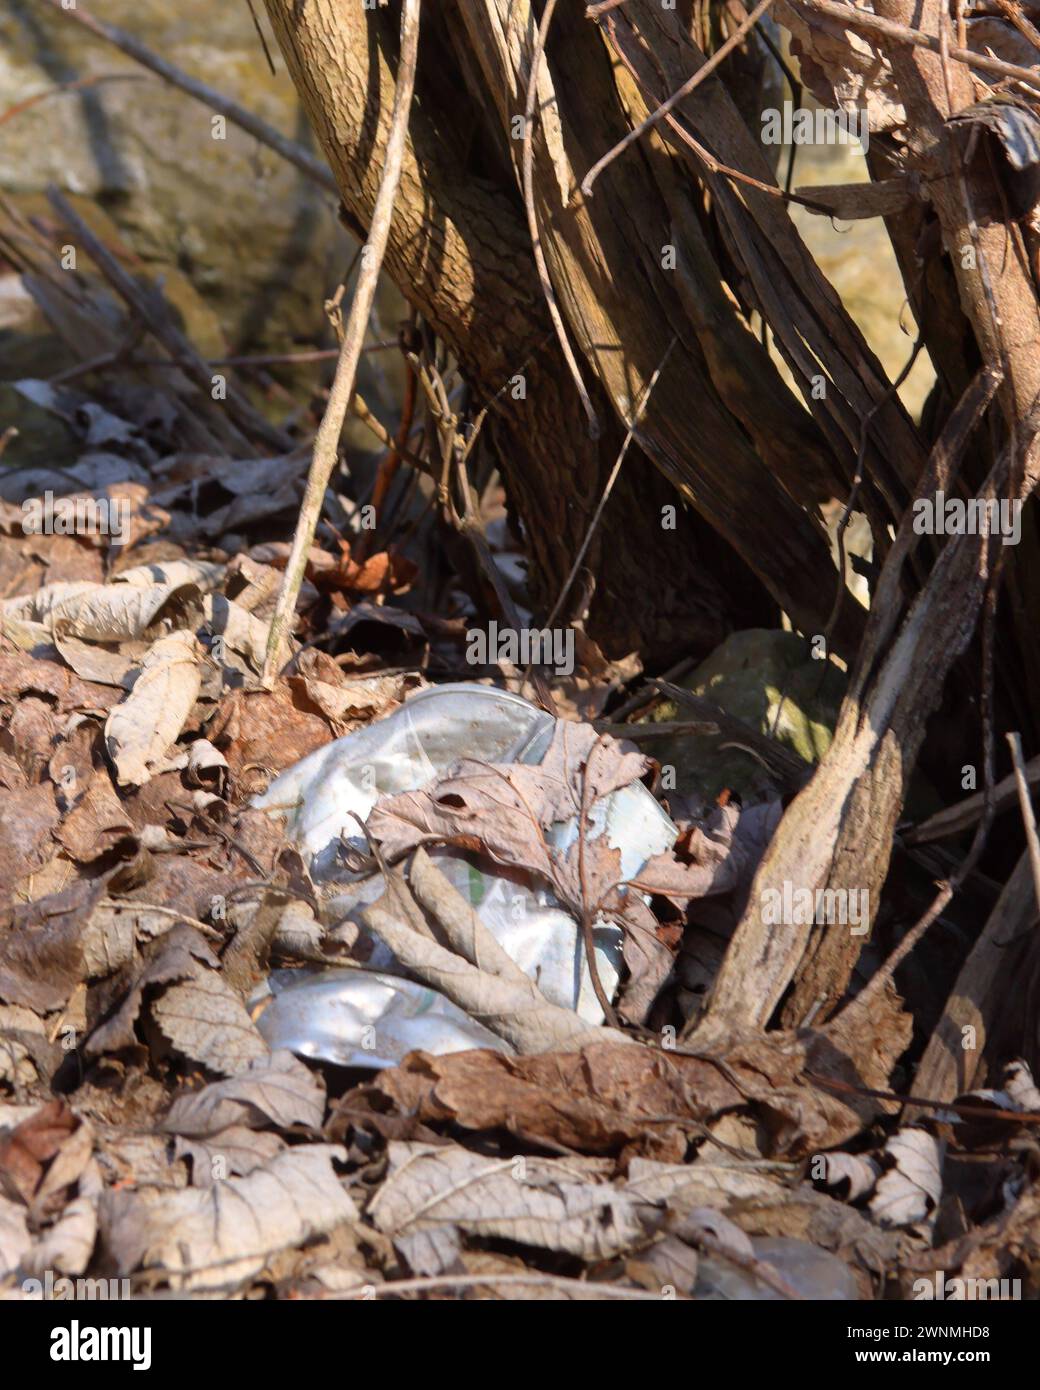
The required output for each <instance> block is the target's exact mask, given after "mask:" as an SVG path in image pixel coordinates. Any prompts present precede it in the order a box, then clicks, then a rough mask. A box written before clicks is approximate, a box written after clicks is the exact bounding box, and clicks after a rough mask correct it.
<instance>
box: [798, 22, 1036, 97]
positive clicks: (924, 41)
mask: <svg viewBox="0 0 1040 1390" xmlns="http://www.w3.org/2000/svg"><path fill="white" fill-rule="evenodd" d="M794 3H795V4H796V5H801V6H804V8H805V9H808V10H815V11H817V13H818V14H822V15H826V16H827V17H828V18H830V19H836V20H838V21H840V23H842V24H844V25H845V27H846V28H847V29H856V30H862V31H863V32H864V33H868V34H881V35H883V36H884V37H885V38H887V39H895V40H896V41H897V42H898V43H908V44H910V45H911V46H912V47H913V48H927V49H928V50H929V52H931V53H940V52H941V51H942V50H941V46H940V43H939V40H938V39H937V38H936V37H935V36H934V35H932V34H924V33H922V32H921V30H920V29H910V28H908V27H907V26H906V25H905V24H897V23H896V21H895V20H893V19H884V18H883V17H882V16H881V15H877V14H871V13H870V11H869V10H861V9H859V8H858V7H857V6H855V5H846V4H842V3H840V0H794ZM948 55H949V57H950V58H952V59H953V60H954V61H955V62H958V63H964V64H965V65H966V66H967V67H970V68H976V69H977V70H978V71H979V72H989V73H992V74H993V75H994V77H1011V78H1014V79H1015V81H1017V82H1025V83H1028V85H1029V86H1030V87H1031V88H1032V89H1033V90H1034V91H1040V72H1036V71H1034V70H1033V69H1032V68H1023V67H1019V66H1018V65H1017V64H1016V63H1005V62H1003V61H1002V60H1001V59H1000V58H990V57H988V56H987V55H986V54H984V53H972V51H971V50H970V49H968V48H951V49H949V50H948Z"/></svg>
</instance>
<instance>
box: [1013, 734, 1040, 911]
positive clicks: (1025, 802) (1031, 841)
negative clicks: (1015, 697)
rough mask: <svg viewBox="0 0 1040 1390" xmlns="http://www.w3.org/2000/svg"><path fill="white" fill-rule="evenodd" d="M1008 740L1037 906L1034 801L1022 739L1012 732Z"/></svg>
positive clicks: (1039, 876)
mask: <svg viewBox="0 0 1040 1390" xmlns="http://www.w3.org/2000/svg"><path fill="white" fill-rule="evenodd" d="M1007 741H1008V744H1009V746H1010V748H1011V760H1012V762H1013V763H1014V765H1015V786H1016V787H1017V788H1018V804H1019V807H1020V809H1021V811H1022V824H1023V826H1024V827H1025V832H1026V844H1027V845H1028V846H1029V867H1030V868H1031V869H1032V871H1033V891H1034V893H1035V894H1036V903H1037V907H1040V838H1038V837H1037V833H1036V816H1034V814H1033V803H1032V801H1031V800H1030V799H1029V784H1028V783H1027V781H1026V770H1025V764H1024V762H1023V760H1022V739H1021V737H1020V736H1019V735H1018V734H1017V733H1010V734H1008V735H1007Z"/></svg>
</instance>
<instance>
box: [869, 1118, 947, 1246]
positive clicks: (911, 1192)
mask: <svg viewBox="0 0 1040 1390" xmlns="http://www.w3.org/2000/svg"><path fill="white" fill-rule="evenodd" d="M881 1157H882V1162H883V1163H886V1162H887V1163H888V1164H889V1165H890V1166H889V1168H888V1171H887V1172H885V1173H884V1174H882V1176H881V1177H880V1178H878V1182H877V1188H876V1190H875V1192H874V1195H873V1197H872V1198H871V1199H870V1212H871V1215H872V1216H873V1217H874V1220H875V1221H877V1223H878V1225H880V1226H913V1225H916V1223H917V1222H919V1221H924V1220H926V1219H927V1217H928V1216H930V1215H931V1213H932V1212H933V1211H934V1210H935V1208H936V1207H937V1206H938V1205H939V1198H940V1197H941V1196H942V1146H941V1145H940V1143H939V1141H938V1139H936V1138H935V1137H934V1136H933V1135H931V1134H929V1133H928V1132H927V1131H926V1130H923V1129H915V1128H908V1129H901V1130H899V1131H898V1133H896V1134H893V1135H892V1137H891V1138H890V1139H889V1141H888V1143H887V1144H886V1145H885V1148H884V1152H883V1154H882V1156H881Z"/></svg>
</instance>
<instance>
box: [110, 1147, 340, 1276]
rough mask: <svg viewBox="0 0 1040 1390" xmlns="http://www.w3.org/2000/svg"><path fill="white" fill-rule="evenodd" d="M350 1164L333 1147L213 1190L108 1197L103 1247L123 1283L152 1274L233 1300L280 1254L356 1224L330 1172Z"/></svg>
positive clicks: (283, 1160) (276, 1162)
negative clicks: (336, 1163)
mask: <svg viewBox="0 0 1040 1390" xmlns="http://www.w3.org/2000/svg"><path fill="white" fill-rule="evenodd" d="M342 1157H344V1154H343V1150H341V1149H338V1148H336V1147H334V1146H333V1145H331V1144H306V1145H303V1146H302V1147H300V1148H296V1149H288V1150H285V1151H284V1152H282V1153H279V1154H277V1155H276V1156H275V1157H274V1158H273V1159H271V1161H270V1162H269V1163H266V1164H264V1165H263V1167H260V1168H255V1169H254V1170H253V1171H252V1172H251V1173H249V1174H247V1175H246V1176H245V1177H240V1178H235V1177H232V1178H228V1179H227V1180H226V1181H224V1182H217V1183H214V1184H213V1186H211V1187H207V1188H196V1187H193V1188H186V1189H182V1190H181V1191H176V1192H159V1193H154V1192H118V1191H114V1190H112V1189H109V1190H108V1191H107V1192H106V1193H105V1195H104V1197H103V1199H102V1204H101V1227H102V1236H103V1241H104V1244H105V1246H106V1248H107V1251H108V1253H109V1255H110V1256H111V1258H112V1260H113V1261H114V1262H115V1265H116V1268H117V1270H118V1272H119V1273H120V1274H122V1275H130V1274H133V1273H134V1271H135V1270H138V1269H146V1270H148V1271H149V1273H150V1274H151V1275H152V1277H153V1278H156V1277H162V1278H163V1279H164V1280H165V1281H166V1282H168V1283H169V1285H170V1287H171V1289H174V1290H176V1291H180V1292H184V1291H191V1292H194V1293H201V1292H218V1291H221V1292H225V1293H229V1292H231V1291H232V1290H234V1289H237V1288H239V1287H241V1286H242V1285H244V1284H248V1282H249V1281H250V1280H252V1279H254V1278H255V1277H256V1275H257V1274H259V1273H260V1271H261V1270H262V1269H263V1267H264V1265H265V1263H266V1262H267V1260H269V1259H270V1258H271V1256H272V1255H274V1254H276V1253H277V1252H278V1251H280V1250H287V1249H290V1248H292V1247H294V1246H297V1245H300V1244H301V1243H302V1242H303V1241H306V1240H311V1239H313V1238H314V1237H315V1236H319V1235H322V1234H324V1233H325V1232H326V1231H331V1230H332V1229H333V1228H334V1227H335V1226H338V1225H339V1224H340V1223H341V1222H355V1221H356V1220H357V1208H356V1207H355V1205H354V1203H353V1201H352V1200H351V1198H350V1197H349V1196H348V1195H347V1193H346V1192H345V1191H344V1189H343V1186H342V1185H341V1183H340V1181H339V1179H338V1178H337V1177H336V1174H335V1171H334V1170H333V1167H332V1161H333V1159H337V1158H342Z"/></svg>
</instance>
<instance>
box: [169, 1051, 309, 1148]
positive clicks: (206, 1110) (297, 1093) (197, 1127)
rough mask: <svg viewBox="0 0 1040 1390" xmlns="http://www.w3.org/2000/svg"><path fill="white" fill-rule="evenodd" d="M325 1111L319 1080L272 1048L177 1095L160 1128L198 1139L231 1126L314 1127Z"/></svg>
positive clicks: (290, 1055) (287, 1053)
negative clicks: (227, 1074) (226, 1076)
mask: <svg viewBox="0 0 1040 1390" xmlns="http://www.w3.org/2000/svg"><path fill="white" fill-rule="evenodd" d="M324 1114H325V1088H324V1086H323V1085H322V1084H321V1081H320V1079H319V1078H318V1077H317V1076H315V1075H314V1073H313V1072H311V1071H310V1070H309V1069H308V1068H307V1067H306V1066H304V1064H303V1063H302V1062H299V1061H297V1059H296V1058H295V1057H294V1056H293V1055H292V1053H290V1052H272V1053H271V1054H270V1055H269V1056H264V1057H261V1058H258V1059H257V1060H256V1061H254V1062H252V1063H250V1065H249V1066H248V1067H246V1068H245V1070H244V1071H242V1072H241V1073H240V1074H239V1075H238V1076H235V1077H232V1078H231V1079H230V1080H227V1081H214V1082H212V1083H211V1084H210V1085H209V1086H204V1087H203V1088H202V1090H201V1091H191V1092H188V1093H187V1094H186V1095H180V1096H178V1097H177V1098H176V1100H174V1102H173V1104H172V1105H171V1106H170V1110H169V1113H168V1114H167V1116H166V1118H165V1120H163V1121H162V1124H161V1128H162V1129H164V1130H166V1131H167V1132H168V1133H170V1134H180V1135H184V1136H186V1137H191V1138H196V1139H202V1138H207V1137H211V1136H213V1135H217V1134H219V1133H220V1132H221V1130H224V1129H227V1128H229V1127H230V1126H231V1125H240V1126H241V1125H244V1126H247V1127H250V1128H254V1129H258V1128H261V1127H263V1126H265V1125H274V1126H276V1127H277V1128H280V1129H287V1128H289V1127H290V1126H292V1125H308V1126H309V1127H310V1128H312V1129H318V1128H320V1126H321V1122H322V1119H323V1117H324Z"/></svg>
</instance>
